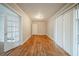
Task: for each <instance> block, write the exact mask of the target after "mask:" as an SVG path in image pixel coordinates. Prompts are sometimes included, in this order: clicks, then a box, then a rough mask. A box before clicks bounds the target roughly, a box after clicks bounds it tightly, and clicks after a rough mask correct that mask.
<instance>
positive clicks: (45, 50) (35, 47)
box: [3, 35, 69, 56]
mask: <svg viewBox="0 0 79 59" xmlns="http://www.w3.org/2000/svg"><path fill="white" fill-rule="evenodd" d="M3 56H69V54H68V53H67V52H65V51H64V50H63V49H62V48H60V47H59V46H58V45H56V44H55V42H54V41H53V40H51V39H50V38H49V37H48V36H46V35H33V36H32V37H31V38H30V39H28V41H27V42H25V43H24V44H23V45H21V46H19V47H16V48H14V49H11V50H9V51H7V52H5V53H4V54H3Z"/></svg>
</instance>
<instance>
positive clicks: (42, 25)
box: [32, 21, 47, 35]
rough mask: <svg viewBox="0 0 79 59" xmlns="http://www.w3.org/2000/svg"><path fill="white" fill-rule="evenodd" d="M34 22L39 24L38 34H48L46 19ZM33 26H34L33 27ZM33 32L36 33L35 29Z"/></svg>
mask: <svg viewBox="0 0 79 59" xmlns="http://www.w3.org/2000/svg"><path fill="white" fill-rule="evenodd" d="M33 24H37V26H38V28H37V30H36V31H37V35H46V34H47V24H46V22H44V21H33V22H32V25H33ZM32 28H33V27H32ZM32 32H33V33H32V34H34V31H33V30H32Z"/></svg>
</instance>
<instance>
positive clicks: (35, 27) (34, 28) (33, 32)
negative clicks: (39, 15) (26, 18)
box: [32, 24, 38, 35]
mask: <svg viewBox="0 0 79 59" xmlns="http://www.w3.org/2000/svg"><path fill="white" fill-rule="evenodd" d="M37 34H38V24H32V35H37Z"/></svg>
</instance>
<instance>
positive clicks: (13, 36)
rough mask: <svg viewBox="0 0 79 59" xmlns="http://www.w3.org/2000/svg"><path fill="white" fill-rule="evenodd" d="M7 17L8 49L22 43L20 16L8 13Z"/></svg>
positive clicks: (5, 47)
mask: <svg viewBox="0 0 79 59" xmlns="http://www.w3.org/2000/svg"><path fill="white" fill-rule="evenodd" d="M5 18H6V19H5V43H4V49H5V51H8V50H10V49H12V48H14V47H17V46H18V45H19V44H20V17H19V16H15V15H12V14H11V15H9V14H8V15H7V16H6V17H5Z"/></svg>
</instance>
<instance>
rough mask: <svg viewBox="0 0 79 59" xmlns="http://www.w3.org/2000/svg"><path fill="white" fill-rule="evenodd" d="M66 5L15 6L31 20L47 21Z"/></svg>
mask: <svg viewBox="0 0 79 59" xmlns="http://www.w3.org/2000/svg"><path fill="white" fill-rule="evenodd" d="M65 4H66V3H17V5H18V6H19V7H20V8H21V9H22V10H23V11H24V12H25V13H26V14H27V15H28V16H29V17H30V18H31V19H32V20H33V21H37V20H47V19H48V18H50V17H51V16H53V15H54V14H55V13H56V12H57V11H58V10H59V9H61V8H62V7H63V6H64V5H65Z"/></svg>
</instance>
